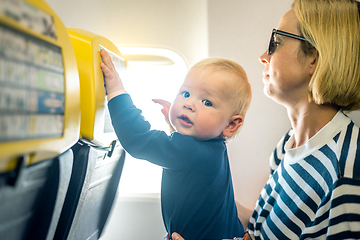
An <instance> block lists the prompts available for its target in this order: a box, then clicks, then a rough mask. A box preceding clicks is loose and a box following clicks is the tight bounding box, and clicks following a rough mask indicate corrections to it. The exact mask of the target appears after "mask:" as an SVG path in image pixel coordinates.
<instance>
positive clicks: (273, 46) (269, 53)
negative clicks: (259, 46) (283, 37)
mask: <svg viewBox="0 0 360 240" xmlns="http://www.w3.org/2000/svg"><path fill="white" fill-rule="evenodd" d="M274 51H275V43H274V32H273V33H272V34H271V38H270V42H269V48H268V55H271V54H273V53H274Z"/></svg>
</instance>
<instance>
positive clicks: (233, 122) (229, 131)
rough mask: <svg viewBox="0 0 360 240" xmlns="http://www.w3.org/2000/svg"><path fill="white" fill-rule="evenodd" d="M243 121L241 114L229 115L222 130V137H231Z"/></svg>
mask: <svg viewBox="0 0 360 240" xmlns="http://www.w3.org/2000/svg"><path fill="white" fill-rule="evenodd" d="M243 122H244V118H243V117H242V116H241V115H234V116H232V117H231V119H230V122H229V124H228V125H227V126H226V127H225V129H224V130H223V132H222V135H223V136H224V137H231V136H232V135H234V134H235V133H236V132H237V130H238V129H239V128H240V127H241V125H242V124H243Z"/></svg>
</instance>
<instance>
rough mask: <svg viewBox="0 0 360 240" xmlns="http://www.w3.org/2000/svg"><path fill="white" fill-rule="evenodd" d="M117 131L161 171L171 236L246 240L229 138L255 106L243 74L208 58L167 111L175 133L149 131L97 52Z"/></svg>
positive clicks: (108, 62) (164, 211)
mask: <svg viewBox="0 0 360 240" xmlns="http://www.w3.org/2000/svg"><path fill="white" fill-rule="evenodd" d="M100 54H101V56H102V59H103V63H101V65H100V66H101V69H102V71H103V72H104V75H105V83H106V91H107V94H108V96H107V97H108V107H109V111H110V116H111V119H112V124H113V127H114V129H115V132H116V134H117V136H118V138H119V141H120V142H121V145H122V146H123V147H124V149H125V150H126V151H127V152H128V153H129V154H130V155H132V156H133V157H135V158H139V159H145V160H147V161H149V162H152V163H154V164H156V165H159V166H162V167H163V176H162V185H161V207H162V216H163V221H164V225H165V228H166V231H167V232H168V233H169V234H170V236H171V234H172V233H173V232H178V233H179V234H181V235H182V236H183V237H184V238H185V239H186V240H192V239H194V240H201V239H225V238H228V239H232V238H234V237H242V236H243V234H244V228H243V226H242V224H241V222H240V220H239V219H238V215H237V208H236V205H235V199H234V192H233V186H232V180H231V173H230V167H229V160H228V155H227V147H226V144H225V142H226V139H229V138H231V137H234V136H235V135H236V134H237V133H238V131H239V130H240V128H241V126H242V125H243V122H244V117H245V114H246V112H247V110H248V108H249V106H250V102H251V87H250V83H249V81H248V79H247V75H246V73H245V71H244V69H243V68H242V67H241V66H240V65H239V64H238V63H236V62H234V61H232V60H229V59H224V58H207V59H204V60H202V61H200V62H199V63H197V64H195V65H194V66H193V67H192V68H191V69H190V70H189V71H188V73H187V75H186V77H185V80H184V82H183V84H182V86H181V87H180V90H179V93H178V95H177V96H176V98H175V100H174V102H173V103H172V105H171V108H170V114H169V115H170V116H169V118H170V122H171V124H172V126H173V128H174V129H175V132H173V133H172V134H171V135H170V136H168V135H167V134H166V133H165V132H163V131H156V130H150V124H149V123H148V122H147V121H145V120H144V118H143V116H142V115H141V110H139V109H137V108H136V107H135V106H134V104H133V103H132V100H131V98H130V96H129V95H128V94H127V93H126V91H125V89H124V87H123V84H122V81H121V79H120V77H119V75H118V73H117V72H116V70H115V67H114V65H113V63H112V61H111V58H110V56H109V55H108V53H107V52H106V51H105V50H102V51H101V52H100Z"/></svg>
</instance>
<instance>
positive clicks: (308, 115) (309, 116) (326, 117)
mask: <svg viewBox="0 0 360 240" xmlns="http://www.w3.org/2000/svg"><path fill="white" fill-rule="evenodd" d="M338 110H339V109H338V108H337V107H336V106H333V105H317V104H315V103H308V104H306V106H303V107H297V108H291V109H290V108H288V109H287V112H288V116H289V119H290V122H291V126H292V128H293V132H294V139H295V142H294V145H293V148H295V147H299V146H302V145H304V144H305V143H306V142H307V141H308V140H309V139H310V138H311V137H313V136H314V135H315V134H316V133H317V132H319V131H320V130H321V129H322V128H323V127H324V126H325V125H326V124H327V123H329V122H330V121H331V119H333V117H334V116H335V115H336V113H337V112H338Z"/></svg>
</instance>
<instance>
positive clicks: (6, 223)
mask: <svg viewBox="0 0 360 240" xmlns="http://www.w3.org/2000/svg"><path fill="white" fill-rule="evenodd" d="M72 158H73V157H72V151H71V150H68V151H66V152H65V153H63V154H61V155H60V156H58V157H55V158H52V159H47V160H44V161H41V162H39V163H36V164H34V165H31V166H29V167H25V166H24V165H23V164H22V163H19V164H22V165H23V166H18V168H19V169H17V170H16V171H13V172H8V173H5V174H2V175H1V176H0V182H1V183H0V212H1V214H0V239H11V240H17V239H19V240H22V239H34V240H35V239H36V240H38V239H39V240H40V239H52V236H53V235H54V233H55V230H56V226H57V222H58V219H59V217H60V211H61V209H62V204H63V202H64V199H65V193H66V190H67V187H68V184H69V181H70V175H71V168H72ZM20 162H23V161H22V160H20Z"/></svg>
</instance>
